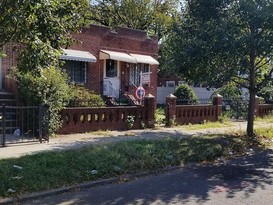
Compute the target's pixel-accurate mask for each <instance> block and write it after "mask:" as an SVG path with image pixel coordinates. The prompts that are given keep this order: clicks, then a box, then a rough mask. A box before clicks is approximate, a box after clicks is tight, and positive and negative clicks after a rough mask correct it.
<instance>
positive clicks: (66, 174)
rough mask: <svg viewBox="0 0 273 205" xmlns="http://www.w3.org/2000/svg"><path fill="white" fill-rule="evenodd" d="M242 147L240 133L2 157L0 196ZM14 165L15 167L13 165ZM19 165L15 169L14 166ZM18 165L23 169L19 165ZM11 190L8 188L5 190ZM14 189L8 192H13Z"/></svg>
mask: <svg viewBox="0 0 273 205" xmlns="http://www.w3.org/2000/svg"><path fill="white" fill-rule="evenodd" d="M243 147H245V145H244V143H243V140H241V139H240V138H238V137H226V136H214V137H212V136H202V137H192V138H187V139H178V138H173V137H172V138H170V137H166V138H165V139H161V140H137V141H123V142H117V143H111V144H105V145H100V146H98V145H96V146H89V147H86V148H82V149H78V150H69V151H57V152H56V151H55V152H47V153H39V154H35V155H30V156H24V157H21V158H17V159H2V160H0V196H1V197H8V196H12V195H19V194H24V193H30V192H37V191H43V190H49V189H52V188H58V187H64V186H68V185H73V184H77V183H81V182H86V181H92V180H98V179H106V178H111V177H115V176H121V175H124V174H132V173H136V172H143V171H156V170H161V169H162V168H166V167H169V166H179V165H181V164H186V163H188V162H200V161H213V160H214V159H215V158H217V157H220V156H227V155H228V154H229V153H230V151H232V150H233V151H232V152H233V153H238V152H240V151H242V150H243ZM14 165H15V166H14ZM17 166H19V168H18V167H17ZM20 168H21V169H20ZM8 190H9V191H8ZM12 190H13V191H15V192H14V193H11V191H12Z"/></svg>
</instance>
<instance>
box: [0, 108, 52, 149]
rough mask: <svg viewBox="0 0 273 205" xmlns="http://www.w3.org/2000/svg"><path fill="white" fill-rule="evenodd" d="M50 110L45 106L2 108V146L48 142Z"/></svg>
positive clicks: (0, 137)
mask: <svg viewBox="0 0 273 205" xmlns="http://www.w3.org/2000/svg"><path fill="white" fill-rule="evenodd" d="M48 119H49V114H48V108H47V107H45V106H5V105H2V106H1V107H0V145H2V146H6V145H7V144H15V143H26V142H35V141H38V142H39V141H40V142H42V141H44V140H46V141H48V140H49V134H48Z"/></svg>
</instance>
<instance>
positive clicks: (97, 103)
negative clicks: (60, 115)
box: [67, 85, 105, 107]
mask: <svg viewBox="0 0 273 205" xmlns="http://www.w3.org/2000/svg"><path fill="white" fill-rule="evenodd" d="M70 89H71V96H70V99H69V102H68V105H67V106H68V107H105V103H104V101H103V99H102V98H101V96H100V95H96V94H94V92H93V91H90V90H88V89H86V88H84V87H83V86H80V85H71V86H70Z"/></svg>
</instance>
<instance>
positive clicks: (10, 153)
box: [0, 122, 273, 159]
mask: <svg viewBox="0 0 273 205" xmlns="http://www.w3.org/2000/svg"><path fill="white" fill-rule="evenodd" d="M257 126H263V127H265V126H267V127H269V128H272V129H273V125H272V124H266V125H263V124H257ZM245 130H246V122H233V123H231V124H230V126H227V127H225V126H224V127H219V128H210V129H201V130H189V129H187V126H177V127H173V128H165V127H160V128H157V129H145V130H130V131H121V132H118V131H109V132H94V133H86V134H71V135H62V136H57V137H55V138H50V142H49V143H47V142H43V143H39V142H32V143H27V144H26V143H21V144H11V145H7V147H0V159H1V158H2V159H3V158H11V157H20V156H23V155H28V154H35V153H38V152H44V151H52V150H64V149H75V148H79V147H83V146H86V145H89V144H100V143H107V142H116V141H120V140H135V139H158V138H162V137H166V136H176V137H187V136H192V135H198V134H217V133H225V132H230V131H233V132H234V131H245Z"/></svg>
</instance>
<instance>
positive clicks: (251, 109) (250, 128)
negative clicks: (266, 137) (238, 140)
mask: <svg viewBox="0 0 273 205" xmlns="http://www.w3.org/2000/svg"><path fill="white" fill-rule="evenodd" d="M255 97H256V93H255V91H254V90H251V89H250V90H249V104H248V115H247V128H246V133H247V136H248V137H253V136H254V118H255Z"/></svg>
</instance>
